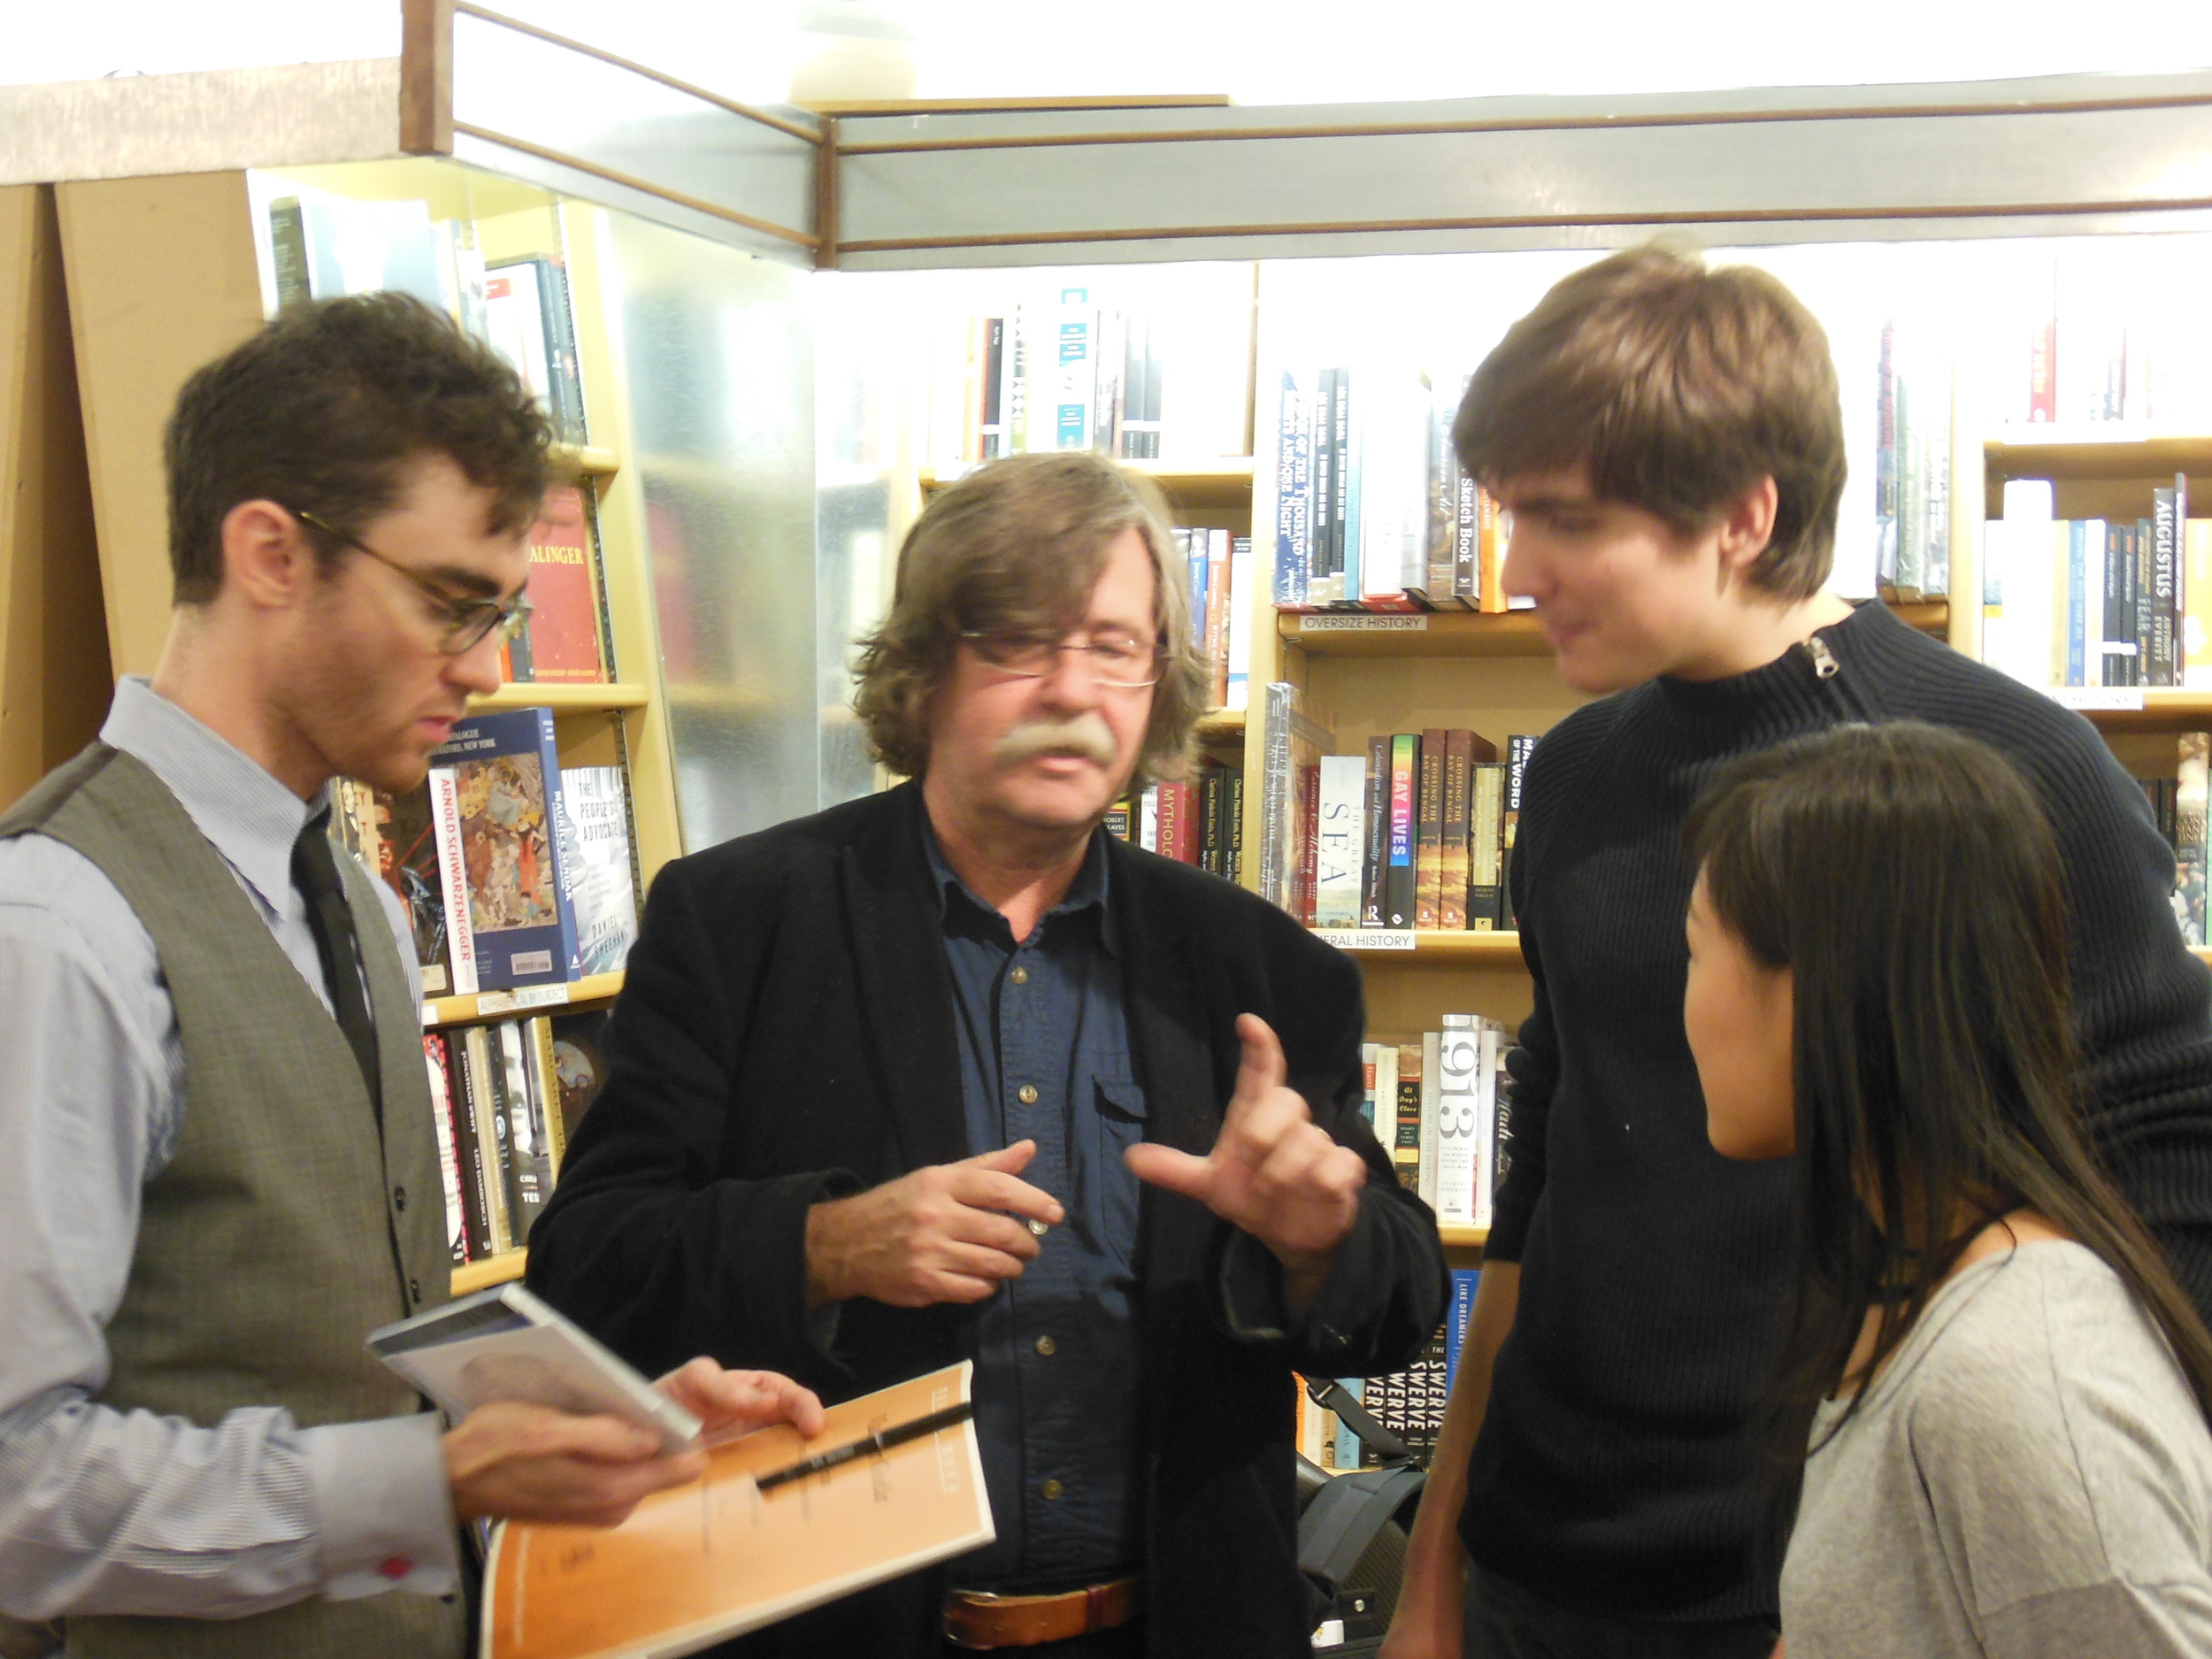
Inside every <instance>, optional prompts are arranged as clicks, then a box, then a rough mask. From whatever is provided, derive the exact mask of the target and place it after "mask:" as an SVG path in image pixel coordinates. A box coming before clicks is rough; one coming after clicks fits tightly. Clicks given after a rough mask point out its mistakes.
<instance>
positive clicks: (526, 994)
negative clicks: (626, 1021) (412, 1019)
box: [422, 973, 622, 1025]
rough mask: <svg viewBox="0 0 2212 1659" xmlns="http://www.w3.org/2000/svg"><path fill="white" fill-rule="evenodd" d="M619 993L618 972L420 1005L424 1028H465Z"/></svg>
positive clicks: (602, 999) (601, 999)
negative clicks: (482, 1020) (428, 1026)
mask: <svg viewBox="0 0 2212 1659" xmlns="http://www.w3.org/2000/svg"><path fill="white" fill-rule="evenodd" d="M621 990H622V976H621V975H620V974H619V973H588V974H586V975H585V976H584V977H583V978H582V979H571V980H568V981H567V982H566V983H565V984H560V985H532V986H526V987H523V988H522V989H521V990H519V991H483V992H480V993H479V994H477V995H474V996H441V997H438V998H436V999H434V1001H431V1002H425V1003H424V1004H423V1005H422V1023H423V1024H424V1025H467V1024H468V1023H469V1022H470V1021H471V1020H478V1019H503V1018H506V1017H507V1016H509V1015H511V1014H540V1013H543V1012H545V1011H546V1010H549V1009H558V1008H576V1007H579V1006H580V1005H581V1004H583V1003H586V1002H612V1001H613V1000H614V999H615V997H616V996H618V995H620V993H621Z"/></svg>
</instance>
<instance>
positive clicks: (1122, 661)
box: [960, 632, 1165, 691]
mask: <svg viewBox="0 0 2212 1659" xmlns="http://www.w3.org/2000/svg"><path fill="white" fill-rule="evenodd" d="M960 637H961V638H962V639H964V640H965V641H967V642H968V643H969V644H970V645H972V646H973V647H975V654H976V655H977V656H978V657H981V658H982V659H983V660H984V661H985V662H987V663H988V664H990V665H991V666H992V667H994V668H995V669H997V670H998V671H999V672H1001V673H1002V674H1013V675H1016V676H1018V678H1020V679H1023V680H1042V679H1043V678H1044V677H1045V676H1046V675H1047V674H1049V673H1050V672H1052V671H1053V670H1054V669H1056V668H1057V667H1058V666H1059V665H1060V654H1061V653H1062V652H1063V651H1082V652H1085V653H1086V654H1087V655H1088V656H1089V657H1090V659H1091V678H1092V679H1093V680H1096V681H1097V682H1098V683H1099V684H1100V685H1102V686H1111V687H1115V688H1116V689H1117V690H1120V691H1137V690H1141V689H1142V688H1143V687H1146V686H1156V685H1158V684H1159V683H1160V668H1161V664H1162V663H1163V662H1164V660H1165V657H1164V654H1163V653H1162V651H1161V650H1160V648H1159V647H1158V646H1156V645H1153V644H1150V643H1148V642H1147V641H1143V640H1138V639H1133V638H1131V637H1130V636H1129V635H1128V634H1098V635H1095V636H1094V637H1093V638H1091V639H1088V640H1056V639H1048V638H1046V637H1044V636H1042V635H1041V634H984V633H979V632H964V633H963V634H961V635H960Z"/></svg>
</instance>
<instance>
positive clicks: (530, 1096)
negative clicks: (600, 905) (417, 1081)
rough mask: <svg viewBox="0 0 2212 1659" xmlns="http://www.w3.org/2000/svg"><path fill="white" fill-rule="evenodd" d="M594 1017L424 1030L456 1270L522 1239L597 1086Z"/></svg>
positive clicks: (598, 1046)
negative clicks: (441, 1030) (448, 1029)
mask: <svg viewBox="0 0 2212 1659" xmlns="http://www.w3.org/2000/svg"><path fill="white" fill-rule="evenodd" d="M606 1021H607V1015H606V1012H605V1010H595V1011H592V1012H588V1013H577V1014H562V1015H553V1016H544V1015H541V1016H538V1017H537V1018H527V1019H503V1020H498V1021H495V1022H493V1023H492V1024H489V1025H466V1026H462V1027H459V1028H457V1029H455V1030H452V1031H445V1032H435V1031H434V1032H426V1033H424V1034H423V1040H422V1048H423V1057H424V1059H425V1061H426V1063H427V1064H428V1066H429V1069H430V1100H431V1104H432V1107H433V1109H434V1111H435V1113H436V1116H437V1125H438V1160H439V1165H440V1169H441V1172H442V1174H443V1176H444V1187H445V1204H446V1236H447V1242H448V1243H449V1246H450V1247H451V1251H452V1256H453V1262H454V1264H455V1265H456V1266H458V1265H460V1264H461V1263H465V1262H480V1261H484V1260H486V1259H488V1257H491V1256H503V1255H504V1254H506V1253H507V1252H508V1251H510V1250H517V1249H520V1248H522V1247H523V1245H524V1244H526V1242H527V1241H528V1240H529V1237H530V1224H531V1223H532V1222H534V1221H535V1220H536V1219H537V1217H538V1213H539V1211H541V1210H543V1209H544V1208H545V1203H546V1201H547V1200H548V1199H549V1198H550V1197H551V1196H552V1195H553V1183H554V1181H555V1179H557V1177H558V1175H559V1173H560V1167H561V1158H562V1156H563V1154H564V1152H565V1150H566V1148H567V1146H568V1137H569V1134H570V1133H571V1132H572V1130H573V1129H574V1128H575V1126H576V1124H577V1122H578V1121H579V1120H580V1118H582V1117H583V1115H584V1111H585V1109H586V1108H588V1106H589V1105H590V1104H591V1102H592V1101H593V1099H594V1098H595V1096H596V1095H597V1094H598V1093H599V1089H600V1086H601V1085H602V1084H603V1082H604V1081H605V1080H606V1061H605V1058H604V1054H603V1038H604V1034H605V1030H606Z"/></svg>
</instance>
